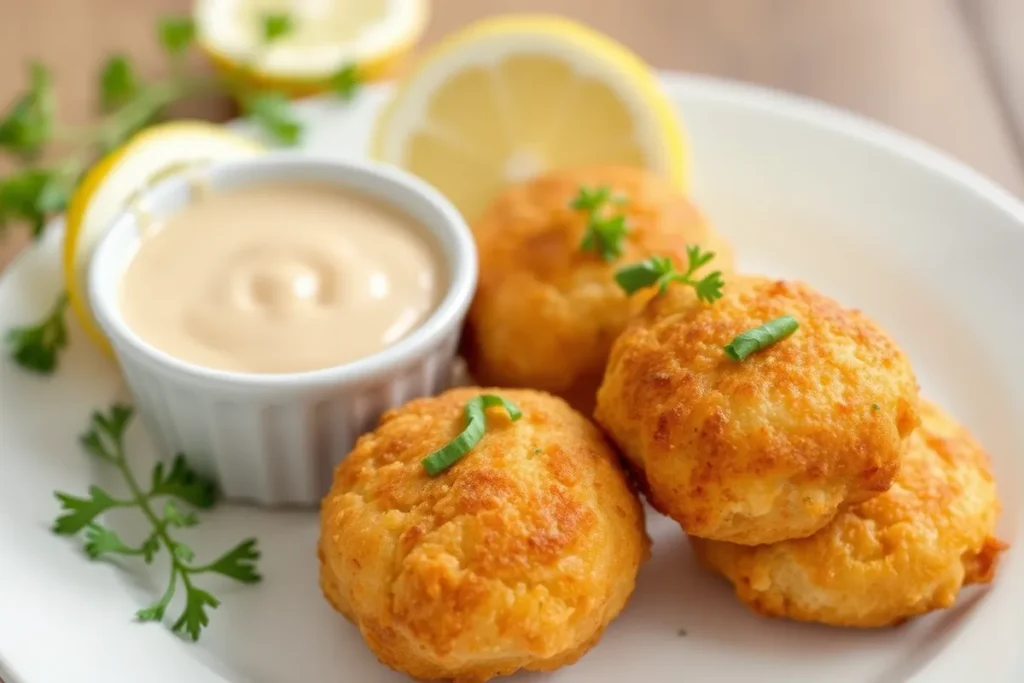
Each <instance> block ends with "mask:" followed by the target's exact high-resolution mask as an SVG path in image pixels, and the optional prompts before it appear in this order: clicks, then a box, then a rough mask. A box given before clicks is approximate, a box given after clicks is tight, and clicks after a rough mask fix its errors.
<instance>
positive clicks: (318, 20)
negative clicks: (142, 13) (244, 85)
mask: <svg viewBox="0 0 1024 683" xmlns="http://www.w3.org/2000/svg"><path fill="white" fill-rule="evenodd" d="M282 13H286V14H287V15H288V16H289V17H291V19H292V28H291V30H290V31H289V32H288V33H287V34H286V35H284V36H282V37H281V38H279V39H278V40H275V41H274V43H273V44H272V45H264V44H262V43H263V37H262V27H263V18H264V17H266V16H270V15H274V14H282ZM428 16H429V6H428V1H427V0H197V1H196V3H195V6H194V11H193V17H194V18H195V23H196V35H197V39H198V42H199V45H200V47H201V49H202V50H203V51H204V52H205V53H206V54H207V55H208V56H209V57H210V59H212V60H213V62H214V63H215V64H216V65H218V67H220V68H221V69H223V70H225V71H228V72H230V73H234V74H237V75H239V76H240V77H242V78H244V79H247V80H249V81H250V82H253V83H254V84H256V85H260V86H263V87H271V88H275V89H279V90H284V91H286V92H289V93H291V94H293V95H307V94H312V93H316V92H321V91H323V90H327V89H330V87H331V82H332V77H333V76H335V75H336V74H338V73H339V72H341V70H342V69H344V68H346V67H348V66H355V67H356V68H358V71H359V76H360V78H361V79H363V80H376V79H378V78H382V77H384V76H387V75H389V74H391V73H392V72H394V71H395V70H396V68H397V67H398V65H399V64H400V63H401V62H402V60H403V58H404V57H405V56H406V55H407V54H408V53H409V52H410V51H411V49H412V47H413V46H414V45H415V44H416V43H417V42H418V41H419V38H420V36H421V35H422V34H423V31H424V29H425V28H426V25H427V18H428Z"/></svg>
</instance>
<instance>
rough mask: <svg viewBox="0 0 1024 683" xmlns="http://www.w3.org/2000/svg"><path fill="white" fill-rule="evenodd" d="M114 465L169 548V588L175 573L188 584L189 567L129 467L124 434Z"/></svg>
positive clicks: (118, 444) (115, 448)
mask: <svg viewBox="0 0 1024 683" xmlns="http://www.w3.org/2000/svg"><path fill="white" fill-rule="evenodd" d="M114 465H115V466H116V467H117V468H118V469H119V470H121V474H122V475H124V480H125V482H126V483H127V484H128V490H129V491H131V494H132V499H133V500H134V505H136V506H138V508H139V510H140V511H141V512H142V514H143V515H144V516H145V517H146V519H148V520H149V522H150V524H152V525H153V535H154V536H156V537H157V539H158V540H159V541H160V542H161V543H163V545H164V547H165V548H167V553H168V554H169V555H170V556H171V577H170V580H169V583H170V584H171V587H170V588H168V590H169V591H172V592H173V590H174V588H173V586H174V579H175V574H180V575H181V577H182V579H183V580H185V584H186V585H188V581H187V580H186V579H185V575H186V574H187V573H188V571H189V567H188V565H186V564H184V563H182V561H181V560H180V559H178V556H177V554H175V552H174V541H173V540H171V536H170V534H168V533H167V525H166V524H165V523H164V521H163V520H162V519H160V518H159V517H158V516H157V515H156V513H155V512H153V508H152V507H151V506H150V504H149V494H147V493H144V492H143V491H142V487H141V486H139V482H138V481H137V480H136V479H135V475H134V474H133V473H132V470H131V468H130V467H128V459H127V458H126V457H125V453H124V440H123V437H122V436H119V437H118V438H117V439H116V440H115V441H114Z"/></svg>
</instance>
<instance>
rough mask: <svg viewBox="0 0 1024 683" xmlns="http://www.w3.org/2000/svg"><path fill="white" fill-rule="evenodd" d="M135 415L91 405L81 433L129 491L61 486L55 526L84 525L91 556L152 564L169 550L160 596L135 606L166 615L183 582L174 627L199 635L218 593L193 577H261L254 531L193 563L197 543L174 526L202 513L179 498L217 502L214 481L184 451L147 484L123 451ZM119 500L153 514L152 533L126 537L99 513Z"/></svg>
mask: <svg viewBox="0 0 1024 683" xmlns="http://www.w3.org/2000/svg"><path fill="white" fill-rule="evenodd" d="M131 417H132V409H131V408H129V407H127V406H123V405H113V406H111V407H110V409H109V410H108V411H107V413H105V414H104V413H100V412H96V413H93V415H92V422H91V425H90V428H89V431H87V432H86V433H85V434H83V435H82V437H81V439H80V443H81V445H82V448H84V449H85V451H86V452H88V453H89V454H91V455H93V456H95V457H96V458H99V459H100V460H102V461H104V462H106V463H107V464H109V465H113V466H114V467H116V468H117V469H118V470H119V471H120V473H121V475H122V476H123V477H124V481H125V484H127V487H128V491H129V496H128V497H127V498H117V497H114V496H112V495H110V494H109V493H107V492H106V491H104V490H103V489H101V488H100V487H98V486H95V485H93V486H90V487H89V489H88V492H87V493H88V495H87V496H86V497H78V496H72V495H70V494H68V493H62V492H60V491H58V492H56V493H55V494H54V495H55V496H56V497H57V500H58V501H60V504H61V510H62V514H61V515H60V516H59V517H57V519H56V520H55V521H54V523H53V531H54V532H55V533H57V534H61V535H64V536H72V535H74V534H77V533H78V532H80V531H84V536H85V552H86V554H87V555H88V556H89V557H90V558H92V559H97V558H100V557H104V556H110V555H121V556H126V557H141V558H142V560H143V561H144V562H145V563H146V564H150V563H152V561H153V559H154V558H155V557H156V555H157V554H158V553H159V552H160V550H161V548H162V549H164V550H166V551H167V554H168V559H169V560H170V563H171V575H170V577H169V579H168V583H167V588H166V589H165V590H164V593H163V595H161V596H160V598H159V599H158V600H157V601H156V602H154V603H153V604H151V605H149V606H148V607H144V608H143V609H140V610H139V611H138V612H136V613H135V617H136V619H138V620H139V621H162V620H163V618H164V612H165V611H166V610H167V606H168V605H169V604H170V602H171V599H172V598H173V597H174V594H175V592H176V590H177V589H178V587H179V586H181V587H182V588H183V589H184V591H185V606H184V609H183V610H182V612H181V614H180V615H179V617H178V619H177V620H176V621H175V622H174V623H173V625H172V626H171V630H173V631H175V632H179V633H184V634H185V635H186V636H187V637H189V638H191V639H192V640H197V639H198V638H199V634H200V633H201V631H202V629H203V627H205V626H206V625H207V624H209V622H210V617H209V615H208V613H207V610H208V609H214V608H216V607H217V606H218V605H220V601H219V600H218V599H217V598H215V597H214V596H213V595H212V594H210V593H208V592H207V591H205V590H203V589H201V588H198V587H197V586H196V585H195V584H194V583H193V580H194V577H196V576H197V575H199V574H208V573H214V574H221V575H223V576H226V577H228V578H231V579H234V580H236V581H240V582H242V583H256V582H257V581H259V580H260V575H259V574H258V573H257V572H256V561H257V560H258V559H259V556H260V553H259V550H258V549H257V547H256V540H255V539H252V538H250V539H246V540H244V541H242V542H241V543H239V544H238V545H236V546H235V547H234V548H232V549H231V550H229V551H228V552H226V553H224V554H223V555H221V556H220V558H218V559H217V560H215V561H213V562H211V563H209V564H198V565H197V564H194V563H193V560H194V559H195V553H194V552H193V550H192V548H190V547H189V546H187V545H186V544H184V543H182V542H181V541H178V540H176V539H175V538H174V537H173V536H172V535H171V530H172V529H184V528H187V527H193V526H195V525H197V524H198V523H199V517H198V515H196V513H195V512H194V511H191V510H183V509H181V508H180V507H179V503H186V504H188V505H191V506H193V507H196V508H200V509H207V508H210V507H212V506H213V504H214V502H216V488H215V486H214V485H213V483H212V482H209V481H207V480H206V479H204V478H203V477H202V476H200V475H199V474H197V473H196V472H194V471H192V470H191V469H190V468H189V467H188V464H187V463H186V462H185V458H184V456H182V455H179V456H178V457H177V458H175V460H174V463H173V464H172V465H171V467H170V468H169V469H167V470H165V468H164V466H163V464H158V465H156V466H155V467H154V468H153V473H152V475H151V478H150V484H149V487H148V488H146V489H143V488H142V487H141V486H140V484H139V482H138V480H137V479H136V478H135V475H134V473H133V472H132V470H131V468H130V467H129V465H128V460H127V458H126V456H125V451H124V434H125V430H126V429H127V427H128V423H129V422H130V420H131ZM158 501H160V502H162V506H161V507H158V506H157V503H158ZM117 508H135V509H137V510H138V511H139V512H141V513H142V514H143V516H145V518H146V519H147V520H148V521H149V523H150V525H151V530H150V533H149V535H148V536H146V537H145V538H144V539H143V540H142V542H141V543H139V544H138V545H132V544H129V543H126V542H125V541H124V540H122V539H121V537H120V536H118V535H117V532H115V531H114V530H113V529H110V528H109V527H106V526H104V525H103V524H101V523H100V522H99V521H97V519H98V517H99V516H100V515H101V514H103V513H104V512H107V511H108V510H113V509H117ZM158 509H159V511H160V512H159V514H158V513H157V510H158Z"/></svg>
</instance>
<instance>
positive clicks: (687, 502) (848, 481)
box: [595, 276, 918, 545]
mask: <svg viewBox="0 0 1024 683" xmlns="http://www.w3.org/2000/svg"><path fill="white" fill-rule="evenodd" d="M783 315H792V316H794V317H795V318H796V319H797V320H798V322H799V329H798V330H797V331H796V332H795V333H794V334H793V335H792V336H790V337H788V338H786V339H784V340H782V341H780V342H778V343H776V344H774V345H772V346H769V347H768V348H766V349H764V350H762V351H760V352H757V353H755V354H753V355H751V356H749V357H748V358H746V359H745V360H743V361H734V360H731V359H730V358H728V357H727V356H726V355H725V354H724V352H723V346H724V345H726V344H728V343H729V342H730V341H731V340H732V339H733V337H734V336H736V335H737V334H739V333H741V332H743V331H745V330H747V329H750V328H754V327H757V326H758V325H761V324H763V323H765V322H767V321H769V320H773V319H775V318H778V317H781V316H783ZM595 417H596V419H597V420H598V422H599V423H600V424H601V425H602V426H604V428H605V429H606V430H607V431H608V433H609V434H610V435H611V436H612V438H613V439H614V440H615V441H616V442H617V443H618V445H619V447H620V448H621V449H622V451H623V453H624V455H625V456H626V458H627V459H628V461H629V463H630V464H631V466H632V467H633V468H634V469H635V471H636V472H637V475H638V479H639V480H640V484H641V488H644V489H645V492H646V493H647V495H648V498H649V500H650V502H651V504H652V505H653V506H654V507H655V508H657V509H658V510H660V511H661V512H663V513H664V514H667V515H669V516H670V517H672V518H673V519H675V520H676V521H677V522H679V523H680V524H681V525H682V526H683V528H684V529H685V530H686V532H687V533H688V534H690V535H692V536H699V537H702V538H708V539H713V540H720V541H730V542H733V543H741V544H748V545H754V544H759V543H773V542H776V541H782V540H785V539H788V538H799V537H803V536H809V535H811V534H812V533H814V532H815V531H818V530H819V529H821V528H822V527H824V526H825V525H826V524H828V522H829V521H830V520H831V519H832V518H833V517H834V516H835V514H836V513H837V512H838V511H839V510H840V509H841V508H842V507H843V506H844V505H847V504H851V503H857V502H861V501H863V500H866V499H868V498H870V497H872V496H874V495H877V494H878V493H881V492H883V491H885V490H886V489H888V488H889V485H890V484H891V483H892V480H893V477H895V476H896V471H897V469H898V468H899V462H900V453H901V451H902V450H903V449H904V446H905V443H906V439H907V437H908V436H909V435H910V433H911V432H912V431H913V430H914V428H915V427H916V426H917V423H918V415H917V382H916V380H915V377H914V373H913V371H912V369H911V367H910V363H909V362H908V361H907V358H906V356H905V355H904V354H903V352H902V351H901V350H900V349H899V347H898V346H897V345H896V343H895V342H894V341H893V340H892V339H890V338H889V336H888V335H887V334H886V333H885V332H883V331H882V329H881V328H880V327H879V326H878V325H877V324H875V323H874V322H872V321H871V320H870V319H869V318H868V317H867V316H865V315H863V314H862V313H860V312H859V311H855V310H850V309H847V308H844V307H842V306H840V305H839V304H838V303H836V302H835V301H833V300H832V299H830V298H828V297H826V296H824V295H822V294H819V293H818V292H816V291H814V290H813V289H811V288H810V287H808V286H807V285H805V284H802V283H798V282H782V281H775V280H770V279H767V278H763V277H739V276H734V277H732V278H729V279H727V280H726V283H725V289H724V296H723V297H722V298H721V299H719V300H718V301H716V302H715V303H713V304H706V303H702V302H699V301H697V299H696V297H695V296H694V294H693V293H692V290H691V289H690V288H688V287H683V286H676V285H673V286H671V287H670V288H669V289H668V291H667V292H665V293H664V294H662V295H660V296H657V297H655V298H654V299H652V300H651V302H650V303H649V305H648V306H647V307H646V308H645V310H644V311H643V313H642V314H641V315H640V316H638V317H637V319H636V320H634V321H633V323H631V325H630V326H629V328H628V329H627V330H626V331H625V332H624V333H623V334H622V336H621V337H620V338H619V339H618V341H617V342H616V343H615V346H614V348H613V350H612V352H611V357H610V359H609V363H608V370H607V373H606V375H605V378H604V383H603V384H602V386H601V389H600V391H599V393H598V396H597V409H596V413H595Z"/></svg>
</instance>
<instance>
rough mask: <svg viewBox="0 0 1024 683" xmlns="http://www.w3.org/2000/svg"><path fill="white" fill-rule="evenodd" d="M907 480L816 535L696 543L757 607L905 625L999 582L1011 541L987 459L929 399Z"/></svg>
mask: <svg viewBox="0 0 1024 683" xmlns="http://www.w3.org/2000/svg"><path fill="white" fill-rule="evenodd" d="M921 415H922V421H921V427H920V428H919V429H918V430H917V431H916V432H914V434H913V435H911V437H910V444H909V447H908V449H907V452H906V453H905V454H904V456H903V464H902V467H901V468H900V473H899V476H898V477H897V478H896V482H895V483H894V484H893V486H892V488H890V489H889V490H888V491H887V492H886V493H883V494H882V495H879V496H876V497H875V498H872V499H871V500H869V501H867V502H866V503H861V504H859V505H855V506H852V507H849V508H847V509H846V510H844V511H843V512H841V513H839V515H838V516H837V517H836V518H835V520H833V521H832V523H831V524H829V525H828V526H827V527H825V528H824V529H822V530H821V531H819V532H818V533H816V534H814V535H813V536H811V537H810V538H803V539H796V540H791V541H783V542H782V543H775V544H773V545H763V546H754V547H751V546H740V545H734V544H731V543H721V542H717V541H706V540H702V539H693V541H692V543H693V547H694V551H695V552H696V553H697V556H698V557H699V558H701V559H702V560H703V562H704V563H705V564H707V565H709V566H710V567H712V568H713V569H715V570H717V571H718V572H720V573H721V574H723V575H724V576H726V577H727V578H728V579H729V580H730V581H731V582H732V583H733V584H734V585H735V588H736V595H737V596H738V597H739V599H740V600H742V601H743V602H744V603H746V604H747V605H749V606H750V607H751V608H752V609H754V610H755V611H757V612H759V613H761V614H764V615H766V616H772V617H788V618H790V619H798V620H800V621H815V622H821V623H824V624H831V625H835V626H858V627H879V626H889V625H894V624H898V623H900V622H902V621H904V620H906V619H908V618H910V617H913V616H916V615H919V614H924V613H925V612H929V611H931V610H936V609H942V608H945V607H949V606H950V605H952V604H953V602H954V601H955V600H956V596H957V593H958V592H959V590H960V587H961V586H964V585H966V584H972V583H987V582H989V581H991V580H992V577H993V575H994V573H995V568H996V563H997V561H998V558H999V554H1000V552H1001V551H1002V550H1003V549H1004V548H1005V547H1006V546H1005V545H1004V544H1003V543H1001V542H1000V541H999V540H998V539H996V538H995V536H993V534H994V531H995V525H996V517H997V516H998V514H999V501H998V499H997V497H996V486H995V482H994V481H993V479H992V474H991V472H990V471H989V464H988V456H987V455H986V454H985V452H984V451H983V450H982V449H981V447H980V446H979V445H978V444H977V443H976V442H975V441H974V439H972V438H971V436H970V434H968V433H967V432H966V431H965V430H964V429H963V428H962V427H961V426H959V425H958V424H957V423H956V422H954V421H953V420H952V419H950V418H949V417H948V416H946V415H945V414H943V413H942V411H940V410H939V409H938V408H936V407H935V406H933V405H931V404H929V403H928V402H926V401H922V402H921Z"/></svg>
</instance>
